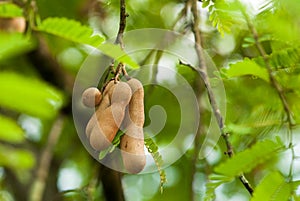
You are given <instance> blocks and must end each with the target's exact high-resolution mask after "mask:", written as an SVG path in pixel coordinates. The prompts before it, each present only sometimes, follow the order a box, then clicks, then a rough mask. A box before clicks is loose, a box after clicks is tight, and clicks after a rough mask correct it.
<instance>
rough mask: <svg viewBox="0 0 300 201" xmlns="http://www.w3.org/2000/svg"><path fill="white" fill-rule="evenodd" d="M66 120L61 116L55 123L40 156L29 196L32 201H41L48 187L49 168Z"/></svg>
mask: <svg viewBox="0 0 300 201" xmlns="http://www.w3.org/2000/svg"><path fill="white" fill-rule="evenodd" d="M63 122H64V118H63V117H62V116H59V117H58V118H57V119H56V121H55V122H54V124H53V126H52V128H51V131H50V133H49V136H48V140H47V145H46V147H45V149H44V151H43V152H42V155H41V156H40V163H39V166H38V169H37V175H36V178H35V181H34V182H33V184H32V186H31V193H30V195H29V200H30V201H41V200H42V198H43V193H44V190H45V186H46V180H47V177H48V174H49V168H50V164H51V160H52V156H53V149H54V147H55V145H56V143H57V141H58V138H59V136H60V134H61V131H62V129H63Z"/></svg>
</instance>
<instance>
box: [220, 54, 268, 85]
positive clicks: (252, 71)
mask: <svg viewBox="0 0 300 201" xmlns="http://www.w3.org/2000/svg"><path fill="white" fill-rule="evenodd" d="M223 72H224V73H225V74H226V76H227V77H228V78H232V77H239V76H244V75H252V76H256V77H259V78H261V79H263V80H265V81H266V82H269V75H268V71H267V69H265V68H262V67H261V66H259V65H258V64H257V63H255V61H253V60H250V59H248V58H245V59H244V60H243V61H240V62H237V63H234V64H231V65H230V67H229V69H224V70H223Z"/></svg>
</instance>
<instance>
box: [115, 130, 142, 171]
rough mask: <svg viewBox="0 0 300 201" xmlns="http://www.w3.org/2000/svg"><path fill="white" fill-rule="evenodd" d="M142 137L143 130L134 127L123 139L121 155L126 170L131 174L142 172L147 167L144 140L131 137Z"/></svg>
mask: <svg viewBox="0 0 300 201" xmlns="http://www.w3.org/2000/svg"><path fill="white" fill-rule="evenodd" d="M128 132H129V133H131V135H136V136H140V134H141V133H143V128H139V127H132V128H131V129H128V131H127V132H126V134H125V135H123V136H122V138H121V153H122V158H123V164H124V167H125V169H126V170H127V171H128V172H129V173H131V174H137V173H139V172H141V171H142V170H143V169H144V167H145V165H146V156H145V152H144V138H141V137H139V138H136V137H132V136H131V135H127V133H128Z"/></svg>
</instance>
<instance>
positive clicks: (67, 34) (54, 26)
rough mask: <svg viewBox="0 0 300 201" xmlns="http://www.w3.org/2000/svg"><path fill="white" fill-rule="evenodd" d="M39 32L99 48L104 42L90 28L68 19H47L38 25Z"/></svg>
mask: <svg viewBox="0 0 300 201" xmlns="http://www.w3.org/2000/svg"><path fill="white" fill-rule="evenodd" d="M37 30H38V31H43V32H46V33H49V34H53V35H55V36H59V37H62V38H65V39H67V40H70V41H73V42H76V43H82V44H88V45H91V46H93V47H98V46H99V45H100V44H101V43H102V42H103V41H104V38H103V37H102V36H100V35H93V30H92V29H91V28H90V27H88V26H84V25H81V24H80V22H78V21H75V20H71V19H67V18H58V17H55V18H47V19H45V20H44V21H42V23H41V24H39V25H38V27H37Z"/></svg>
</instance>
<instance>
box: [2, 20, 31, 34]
mask: <svg viewBox="0 0 300 201" xmlns="http://www.w3.org/2000/svg"><path fill="white" fill-rule="evenodd" d="M25 29H26V20H25V18H24V17H14V18H0V30H1V31H6V32H20V33H23V32H24V31H25Z"/></svg>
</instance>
